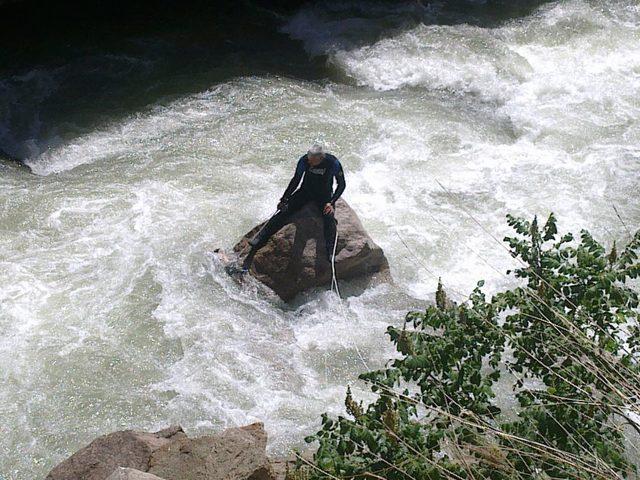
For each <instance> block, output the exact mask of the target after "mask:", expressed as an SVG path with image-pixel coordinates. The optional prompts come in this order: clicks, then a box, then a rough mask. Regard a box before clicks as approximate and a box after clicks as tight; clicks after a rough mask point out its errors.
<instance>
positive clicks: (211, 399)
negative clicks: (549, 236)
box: [0, 0, 640, 480]
mask: <svg viewBox="0 0 640 480" xmlns="http://www.w3.org/2000/svg"><path fill="white" fill-rule="evenodd" d="M442 9H443V7H442V5H441V4H439V3H437V2H436V3H434V4H432V5H431V6H429V7H423V6H421V4H420V3H416V2H408V3H406V4H402V3H396V4H393V5H390V4H388V3H380V4H372V3H359V2H325V3H321V4H319V5H318V6H315V7H304V8H302V9H299V10H298V11H296V12H294V13H292V14H291V15H290V16H288V17H287V18H284V19H280V20H278V26H277V29H278V30H277V31H274V32H273V38H277V42H279V43H278V44H277V46H273V44H272V45H271V47H270V48H271V49H268V48H265V49H263V50H260V49H258V50H259V51H257V52H256V54H255V55H262V56H265V55H266V56H268V58H266V57H265V58H262V59H258V58H256V59H255V61H256V63H257V64H259V65H261V66H262V67H261V68H260V69H258V70H259V71H258V73H252V71H251V68H252V67H251V65H249V66H245V67H238V66H235V67H234V66H233V65H231V64H232V63H233V62H234V58H235V57H224V59H225V62H227V64H226V67H224V68H223V67H217V68H208V69H204V70H202V71H198V72H197V75H196V74H194V75H193V76H189V75H187V74H185V75H184V76H181V77H170V78H169V77H168V76H167V73H166V69H165V64H164V63H162V59H163V58H165V57H167V56H170V55H173V57H172V58H173V59H174V60H175V59H176V58H177V57H179V55H180V53H179V52H178V53H175V52H174V51H173V50H172V49H173V48H174V47H173V46H172V45H171V43H170V42H169V41H168V40H167V39H166V38H163V37H161V36H153V35H147V36H145V37H143V38H142V37H138V38H135V39H133V40H132V43H131V44H130V46H129V47H128V49H125V50H126V51H125V50H123V49H121V48H119V47H117V46H112V47H109V48H101V49H100V50H96V52H95V53H93V54H92V55H90V56H83V57H82V58H80V59H78V58H70V59H69V60H66V61H64V62H59V63H58V64H56V65H50V64H47V65H36V66H32V67H30V68H27V69H23V71H21V72H19V73H12V74H11V75H5V76H4V77H2V78H0V148H1V149H2V150H5V151H6V152H9V153H10V154H12V155H19V156H21V157H22V158H25V159H26V163H27V164H28V165H29V166H30V167H31V169H32V171H33V173H29V172H28V171H26V169H23V168H18V167H16V166H14V165H12V164H10V163H3V164H0V381H1V382H2V388H1V389H0V419H2V420H1V422H0V423H1V427H0V429H1V430H0V475H3V476H4V477H6V478H7V479H12V480H14V479H15V480H27V479H33V478H41V477H43V476H44V474H45V473H46V472H47V471H48V470H49V469H50V468H51V467H52V466H53V465H54V464H55V463H57V462H58V461H60V460H62V459H63V458H65V457H66V456H67V455H68V454H70V453H71V452H73V451H74V450H76V449H77V448H79V447H80V446H82V445H83V444H85V443H87V442H88V441H90V440H91V439H92V438H94V437H95V436H97V435H99V434H102V433H106V432H109V431H113V430H117V429H124V428H138V429H159V428H162V427H164V426H166V425H167V424H168V423H180V424H181V425H183V427H184V428H185V429H186V430H188V431H189V432H190V433H206V432H211V431H213V430H218V429H221V428H223V427H226V426H232V425H240V424H245V423H248V422H252V421H256V420H262V421H264V422H265V424H266V428H267V430H268V432H269V434H270V446H269V448H270V450H271V451H272V452H273V453H281V452H285V451H287V449H288V448H290V447H291V446H295V445H300V444H302V443H303V442H302V439H303V438H304V436H305V435H307V434H310V433H312V432H314V431H315V429H316V428H317V427H318V425H319V415H320V413H322V412H325V411H328V412H332V413H338V412H341V411H342V408H343V399H344V393H345V389H346V385H347V384H349V383H354V382H355V379H356V376H357V374H358V373H359V372H362V371H364V370H365V369H366V368H374V367H379V366H381V365H383V364H384V362H385V361H386V359H388V358H389V356H390V355H391V354H392V352H391V350H390V348H389V346H390V344H389V342H388V339H387V338H386V337H385V335H384V331H385V328H386V326H387V325H389V324H400V323H401V322H402V320H403V316H404V314H405V313H406V311H407V310H409V309H411V308H420V307H422V306H424V304H425V302H426V301H427V300H429V299H431V298H432V295H433V292H434V290H435V286H436V284H437V277H442V280H443V283H444V284H445V286H446V287H447V288H448V289H449V293H450V295H451V296H452V298H454V299H460V298H463V297H464V295H465V294H468V292H469V291H470V289H471V288H473V287H474V285H475V283H476V282H477V281H478V280H480V279H485V280H486V286H487V291H488V292H492V291H495V290H496V289H499V288H501V287H504V286H505V285H509V284H511V282H512V281H513V280H512V279H510V278H508V277H506V276H505V275H504V272H505V271H506V270H507V269H508V268H510V267H512V266H513V265H514V263H513V262H514V260H513V259H512V258H511V257H510V256H509V254H508V252H507V251H506V250H505V249H504V247H503V246H502V245H501V244H500V239H502V237H504V236H505V234H507V233H508V227H507V226H506V221H505V215H506V214H507V213H513V214H517V215H523V216H526V217H532V216H533V215H534V214H537V215H539V216H540V217H546V216H547V215H548V214H549V213H550V212H552V211H553V212H555V214H556V215H557V217H558V218H559V221H560V222H559V224H560V228H561V230H563V231H567V230H569V231H577V230H579V229H580V228H587V229H589V230H590V231H591V232H592V233H593V234H594V236H595V237H596V238H598V239H599V240H601V241H603V242H604V243H605V244H607V245H611V243H612V242H613V240H614V239H617V240H618V242H624V241H625V239H626V238H628V233H627V229H629V230H634V229H637V228H638V226H639V225H640V190H639V188H638V186H639V179H640V6H638V4H637V2H635V1H631V0H629V1H607V0H601V1H600V0H592V1H585V0H568V1H559V2H550V3H545V4H542V5H540V6H539V7H538V8H536V9H534V10H533V11H532V12H530V13H527V14H526V15H525V16H514V17H512V18H500V19H497V20H496V19H494V20H493V21H488V20H486V19H483V18H480V19H477V21H472V20H473V19H470V18H465V17H463V18H458V17H455V16H454V17H446V18H445V17H443V15H444V13H443V10H442ZM443 18H444V21H442V19H443ZM274 41H275V40H274ZM131 45H133V46H131ZM283 45H284V46H283ZM276 47H277V48H276ZM278 49H281V50H278ZM278 51H281V52H282V53H281V56H280V57H279V56H278V53H277V52H278ZM167 52H169V53H167ZM191 54H192V56H193V58H197V56H198V55H200V53H198V52H197V51H196V52H192V53H191ZM238 58H239V59H240V60H238V62H241V61H245V58H244V57H238ZM212 62H213V63H215V62H214V61H212ZM287 62H288V64H289V65H290V66H289V67H286V68H285V67H283V68H282V69H280V70H279V71H278V68H272V67H273V66H274V65H275V66H276V67H277V66H278V65H279V64H282V65H285V64H287ZM210 64H211V63H210ZM210 64H208V65H210ZM265 65H267V67H264V66H265ZM291 65H293V66H291ZM188 71H189V72H190V71H191V70H188ZM105 79H106V80H105ZM132 79H134V80H135V85H132ZM100 82H103V83H100ZM175 85H180V86H181V88H180V89H179V90H180V91H181V93H179V94H177V93H175V92H176V89H173V90H172V89H171V88H170V87H171V86H175ZM87 86H95V97H94V98H98V99H103V100H104V99H107V98H117V102H114V105H110V106H109V108H106V110H105V111H104V112H100V113H98V112H96V102H92V101H90V100H88V99H86V98H80V97H79V96H78V98H75V97H76V95H77V93H76V92H77V91H83V90H82V89H85V90H86V89H87V88H88V87H87ZM163 89H165V90H167V91H171V94H167V95H164V96H162V95H160V94H158V92H162V91H163ZM114 92H115V93H114ZM112 94H114V95H115V97H113V95H112ZM69 102H74V105H75V107H74V108H75V109H74V110H73V111H71V110H70V109H69V107H68V104H69ZM103 103H107V101H106V100H104V101H103ZM315 140H319V141H322V142H324V143H325V145H326V147H327V149H328V150H329V151H330V152H332V153H334V154H335V155H337V156H338V157H339V158H340V159H341V161H342V163H343V165H344V168H345V172H346V180H347V190H346V192H345V195H344V198H345V199H346V200H347V201H348V202H349V203H350V204H351V205H352V206H353V207H354V209H355V210H356V211H357V213H358V214H359V216H360V218H361V220H362V222H363V224H364V226H365V228H366V229H367V230H368V232H369V233H370V234H371V236H372V237H373V238H374V240H375V241H376V242H377V243H378V244H379V245H380V246H381V247H382V248H383V249H384V250H385V252H386V254H387V257H388V259H389V263H390V266H391V273H392V276H393V278H394V280H395V283H394V285H386V284H385V285H377V286H373V287H371V288H369V289H367V290H365V291H364V292H363V293H359V294H357V295H353V296H348V297H347V298H346V299H345V301H344V305H343V306H341V305H340V303H339V301H338V299H337V298H336V297H335V296H333V295H332V294H331V293H330V292H325V291H315V292H311V293H309V294H307V295H305V296H303V297H302V298H300V299H298V300H297V301H296V302H295V303H294V304H292V305H283V304H280V303H279V302H277V301H275V300H273V299H269V298H264V297H263V296H261V295H260V294H259V293H257V292H256V291H255V289H254V288H252V287H251V286H250V285H249V286H247V287H244V288H243V287H240V286H238V285H237V284H235V283H234V282H233V281H231V280H230V278H228V277H227V276H226V275H225V274H224V272H223V271H222V270H221V268H220V266H219V265H217V264H216V263H215V261H214V257H213V255H212V251H213V249H214V248H216V247H219V246H222V247H229V246H231V245H233V243H234V242H235V241H236V240H237V239H238V238H239V237H240V236H241V235H242V234H244V233H245V232H246V231H248V230H249V229H250V228H251V227H252V226H253V225H255V224H256V223H257V222H258V221H261V220H263V219H265V218H267V217H268V216H269V214H270V213H271V212H272V211H273V210H274V209H275V205H276V203H277V199H278V198H279V196H280V195H281V193H282V191H283V190H284V188H285V186H286V184H287V182H288V179H289V178H290V176H291V174H292V172H293V168H294V165H295V161H296V159H297V158H298V157H299V156H300V155H301V154H302V153H304V151H305V150H306V148H307V147H308V146H309V144H310V143H312V142H313V141H315ZM347 289H348V287H347ZM343 307H344V309H343ZM508 394H509V392H505V395H508Z"/></svg>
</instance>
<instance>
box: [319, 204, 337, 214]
mask: <svg viewBox="0 0 640 480" xmlns="http://www.w3.org/2000/svg"><path fill="white" fill-rule="evenodd" d="M333 210H334V209H333V205H331V204H330V203H327V204H326V205H325V206H324V210H322V213H324V214H325V215H331V214H333Z"/></svg>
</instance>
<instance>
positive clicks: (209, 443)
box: [149, 423, 275, 480]
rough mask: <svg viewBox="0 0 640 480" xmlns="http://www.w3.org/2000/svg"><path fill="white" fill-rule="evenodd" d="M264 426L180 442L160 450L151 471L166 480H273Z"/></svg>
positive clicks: (156, 454)
mask: <svg viewBox="0 0 640 480" xmlns="http://www.w3.org/2000/svg"><path fill="white" fill-rule="evenodd" d="M266 446H267V434H266V432H265V431H264V427H263V425H262V423H254V424H251V425H247V426H246V427H240V428H230V429H228V430H225V431H224V432H222V433H220V434H218V435H208V436H203V437H198V438H194V439H190V438H187V437H183V438H180V439H179V440H177V441H176V442H172V443H171V444H169V445H165V446H163V447H162V448H160V449H158V450H156V451H155V452H154V453H153V455H152V457H151V461H150V465H149V472H150V473H153V474H154V475H158V476H159V477H162V478H165V479H166V480H273V479H275V476H274V473H273V471H272V468H271V464H270V461H269V458H268V457H267V454H266Z"/></svg>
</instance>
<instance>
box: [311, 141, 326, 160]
mask: <svg viewBox="0 0 640 480" xmlns="http://www.w3.org/2000/svg"><path fill="white" fill-rule="evenodd" d="M307 155H311V156H312V157H315V156H317V155H320V156H322V157H324V148H322V145H320V144H319V143H314V144H313V145H311V147H310V148H309V150H308V151H307Z"/></svg>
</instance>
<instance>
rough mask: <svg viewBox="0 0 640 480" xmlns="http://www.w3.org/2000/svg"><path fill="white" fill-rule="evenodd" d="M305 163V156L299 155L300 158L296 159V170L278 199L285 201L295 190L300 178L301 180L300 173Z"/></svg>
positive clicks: (302, 173) (302, 172)
mask: <svg viewBox="0 0 640 480" xmlns="http://www.w3.org/2000/svg"><path fill="white" fill-rule="evenodd" d="M305 163H306V159H305V157H304V156H302V157H300V160H298V164H297V165H296V172H295V173H294V174H293V178H292V179H291V181H290V182H289V185H288V186H287V189H286V190H285V191H284V193H283V194H282V198H281V199H280V201H282V202H287V201H288V200H289V197H290V196H291V194H292V193H293V192H294V191H295V190H296V188H298V185H300V180H302V175H304V170H305Z"/></svg>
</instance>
